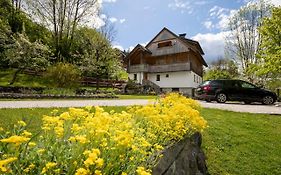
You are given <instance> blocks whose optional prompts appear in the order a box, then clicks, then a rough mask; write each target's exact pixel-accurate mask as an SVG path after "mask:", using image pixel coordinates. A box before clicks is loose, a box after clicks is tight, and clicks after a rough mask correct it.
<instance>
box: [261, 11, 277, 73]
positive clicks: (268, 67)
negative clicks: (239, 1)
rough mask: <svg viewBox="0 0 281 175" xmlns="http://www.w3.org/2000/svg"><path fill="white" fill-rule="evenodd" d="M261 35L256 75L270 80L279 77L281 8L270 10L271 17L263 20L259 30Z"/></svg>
mask: <svg viewBox="0 0 281 175" xmlns="http://www.w3.org/2000/svg"><path fill="white" fill-rule="evenodd" d="M259 32H260V35H261V41H262V43H261V49H260V50H259V52H258V54H257V57H259V58H260V65H259V66H258V73H259V74H260V75H268V74H270V75H269V76H270V77H271V78H273V77H277V76H278V77H279V78H280V76H281V7H275V8H273V10H272V16H271V17H267V18H264V19H263V25H262V26H261V27H260V28H259Z"/></svg>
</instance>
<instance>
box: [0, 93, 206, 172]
mask: <svg viewBox="0 0 281 175" xmlns="http://www.w3.org/2000/svg"><path fill="white" fill-rule="evenodd" d="M199 108H200V106H199V104H198V103H197V102H196V101H194V100H191V99H186V98H185V97H183V96H180V95H178V94H170V95H168V96H167V97H166V98H163V99H159V101H158V103H155V104H151V105H147V106H138V107H130V108H129V109H128V112H124V111H123V112H121V113H116V112H114V111H111V112H110V113H107V112H105V111H104V110H103V109H102V108H100V107H95V108H94V109H92V108H91V107H85V108H84V109H75V108H70V109H69V110H68V111H67V112H64V113H61V114H58V111H53V115H52V116H43V119H42V120H43V124H42V127H41V128H42V132H41V133H40V132H39V133H40V134H38V133H36V134H35V135H33V134H32V133H29V132H28V131H26V130H25V127H26V126H25V125H26V124H25V123H24V122H23V121H19V122H18V124H17V125H16V128H15V129H14V130H12V131H11V132H5V131H3V130H2V131H1V132H0V134H1V138H2V139H1V140H0V151H1V153H2V154H1V155H0V157H1V159H0V165H1V166H0V173H1V172H3V173H9V174H77V175H78V174H79V175H80V174H85V175H86V174H97V175H98V174H110V175H115V174H116V175H120V174H122V175H125V174H127V173H129V174H139V175H140V174H145V175H149V174H150V172H151V171H150V170H149V169H151V168H152V167H153V166H154V165H155V164H156V162H157V159H158V158H159V157H161V150H163V149H164V147H165V146H167V145H169V144H173V143H175V142H177V141H179V140H181V139H182V138H183V137H184V136H186V135H191V134H193V133H194V132H197V131H199V132H200V131H202V130H203V129H204V128H205V127H206V121H205V120H204V119H203V118H202V117H201V116H200V114H199V112H198V111H197V109H199Z"/></svg>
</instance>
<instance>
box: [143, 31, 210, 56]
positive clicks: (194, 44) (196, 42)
mask: <svg viewBox="0 0 281 175" xmlns="http://www.w3.org/2000/svg"><path fill="white" fill-rule="evenodd" d="M164 30H166V31H168V32H169V33H171V34H172V35H173V36H174V37H175V38H177V39H179V40H181V41H183V42H184V43H185V44H190V45H193V46H195V47H196V48H197V49H198V51H199V52H200V54H202V55H204V54H205V53H204V52H203V49H202V48H201V46H200V44H199V42H198V41H194V40H192V39H188V38H183V37H180V36H178V35H176V34H175V33H174V32H172V31H170V30H169V29H167V28H166V27H164V28H163V29H162V30H161V31H160V32H159V33H158V34H157V35H156V36H155V37H154V38H153V39H152V40H151V41H150V42H149V43H148V44H147V45H146V46H145V47H146V48H147V47H148V46H149V45H150V44H151V43H152V42H153V41H154V40H155V39H156V38H157V37H158V36H159V35H160V34H161V33H162V32H163V31H164Z"/></svg>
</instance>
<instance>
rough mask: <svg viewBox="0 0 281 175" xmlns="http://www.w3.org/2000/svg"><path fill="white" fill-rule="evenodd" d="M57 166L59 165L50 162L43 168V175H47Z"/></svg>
mask: <svg viewBox="0 0 281 175" xmlns="http://www.w3.org/2000/svg"><path fill="white" fill-rule="evenodd" d="M55 166H57V163H55V162H48V163H47V164H46V166H45V167H44V168H43V170H42V172H41V174H45V173H46V172H47V171H48V170H49V169H52V168H53V167H55Z"/></svg>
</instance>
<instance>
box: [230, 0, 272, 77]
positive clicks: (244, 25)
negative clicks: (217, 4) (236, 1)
mask: <svg viewBox="0 0 281 175" xmlns="http://www.w3.org/2000/svg"><path fill="white" fill-rule="evenodd" d="M270 13H271V6H270V5H269V4H268V3H267V1H265V0H258V1H255V2H253V3H250V4H248V5H245V6H243V7H241V8H240V9H239V10H238V11H237V12H236V13H235V14H234V15H232V17H231V18H230V20H229V24H228V26H229V30H230V34H229V35H228V37H227V40H226V41H227V42H226V46H227V49H226V51H227V52H228V54H229V55H230V57H231V58H233V59H235V60H236V61H237V62H238V63H239V64H240V65H241V67H240V69H241V71H242V72H241V73H242V74H243V77H244V78H246V79H248V80H249V81H251V82H253V81H254V80H255V79H256V77H255V75H254V74H253V73H251V72H250V69H251V67H252V65H255V64H257V62H258V59H257V57H256V53H257V52H258V50H259V49H260V43H261V38H260V37H259V32H258V30H257V28H258V27H260V26H261V25H262V23H261V21H262V18H263V17H266V16H269V15H270Z"/></svg>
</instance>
